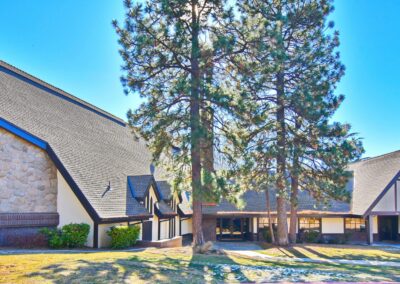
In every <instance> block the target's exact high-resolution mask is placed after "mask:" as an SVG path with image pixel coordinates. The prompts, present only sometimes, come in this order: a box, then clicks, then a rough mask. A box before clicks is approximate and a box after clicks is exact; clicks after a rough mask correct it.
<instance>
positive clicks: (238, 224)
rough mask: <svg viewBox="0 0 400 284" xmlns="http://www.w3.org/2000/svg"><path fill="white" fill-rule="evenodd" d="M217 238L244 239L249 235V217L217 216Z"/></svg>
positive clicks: (223, 239) (228, 239)
mask: <svg viewBox="0 0 400 284" xmlns="http://www.w3.org/2000/svg"><path fill="white" fill-rule="evenodd" d="M216 233H217V240H219V241H245V240H247V239H248V237H249V218H218V219H217V228H216Z"/></svg>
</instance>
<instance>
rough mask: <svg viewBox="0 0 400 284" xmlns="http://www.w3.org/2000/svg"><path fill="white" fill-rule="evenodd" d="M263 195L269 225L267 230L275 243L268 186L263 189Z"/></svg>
mask: <svg viewBox="0 0 400 284" xmlns="http://www.w3.org/2000/svg"><path fill="white" fill-rule="evenodd" d="M265 197H266V201H267V214H268V225H269V232H270V235H271V242H272V243H273V244H275V233H274V227H273V224H272V217H271V201H270V198H269V189H268V187H267V189H266V190H265Z"/></svg>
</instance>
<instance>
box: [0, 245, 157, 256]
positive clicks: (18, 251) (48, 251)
mask: <svg viewBox="0 0 400 284" xmlns="http://www.w3.org/2000/svg"><path fill="white" fill-rule="evenodd" d="M150 249H155V248H153V247H146V248H128V249H120V250H117V249H18V248H16V249H9V248H0V255H12V254H59V253H71V254H73V253H99V252H140V251H145V250H150Z"/></svg>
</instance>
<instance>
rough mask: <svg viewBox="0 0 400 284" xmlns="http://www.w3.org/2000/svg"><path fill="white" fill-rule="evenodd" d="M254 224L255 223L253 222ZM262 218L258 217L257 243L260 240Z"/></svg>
mask: <svg viewBox="0 0 400 284" xmlns="http://www.w3.org/2000/svg"><path fill="white" fill-rule="evenodd" d="M252 222H253V221H252ZM259 232H260V218H258V217H257V241H259V240H260V234H259Z"/></svg>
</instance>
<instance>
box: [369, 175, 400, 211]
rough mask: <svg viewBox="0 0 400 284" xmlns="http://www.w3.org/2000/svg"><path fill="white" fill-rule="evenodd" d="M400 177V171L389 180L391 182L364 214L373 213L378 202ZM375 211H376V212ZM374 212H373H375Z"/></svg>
mask: <svg viewBox="0 0 400 284" xmlns="http://www.w3.org/2000/svg"><path fill="white" fill-rule="evenodd" d="M399 178H400V171H398V172H397V174H396V175H395V176H394V178H393V179H392V180H391V181H390V182H389V184H388V185H387V186H386V187H385V188H384V189H383V191H382V192H381V193H380V194H379V195H378V197H377V198H376V199H375V200H374V202H372V204H371V205H370V206H369V207H368V209H367V211H365V213H364V214H363V216H364V217H365V216H367V215H369V214H370V213H371V211H372V209H374V207H375V206H376V204H378V202H379V201H380V200H381V199H382V197H383V196H385V194H386V193H387V192H388V191H389V190H390V188H391V187H392V186H393V184H394V183H397V180H399ZM374 213H375V212H374ZM374 213H373V214H374Z"/></svg>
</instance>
